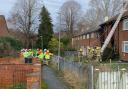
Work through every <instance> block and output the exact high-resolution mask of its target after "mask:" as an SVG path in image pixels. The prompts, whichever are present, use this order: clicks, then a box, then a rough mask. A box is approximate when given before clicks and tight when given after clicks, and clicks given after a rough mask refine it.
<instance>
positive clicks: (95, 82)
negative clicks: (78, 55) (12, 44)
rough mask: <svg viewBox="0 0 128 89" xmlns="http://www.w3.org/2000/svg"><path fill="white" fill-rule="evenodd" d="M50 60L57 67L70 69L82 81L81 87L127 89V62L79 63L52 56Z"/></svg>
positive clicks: (90, 88)
mask: <svg viewBox="0 0 128 89" xmlns="http://www.w3.org/2000/svg"><path fill="white" fill-rule="evenodd" d="M52 62H53V63H54V64H56V65H58V62H59V69H60V70H62V71H64V70H68V71H69V72H71V71H72V73H74V75H77V76H78V77H79V78H80V80H81V81H82V83H83V87H84V88H82V89H128V70H127V69H128V64H127V63H116V64H97V65H91V64H87V65H81V64H79V63H77V62H72V61H67V60H65V59H63V58H59V61H58V57H57V56H54V57H53V58H52Z"/></svg>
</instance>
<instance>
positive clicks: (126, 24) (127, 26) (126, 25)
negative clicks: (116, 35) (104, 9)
mask: <svg viewBox="0 0 128 89" xmlns="http://www.w3.org/2000/svg"><path fill="white" fill-rule="evenodd" d="M123 30H128V19H125V20H124V22H123Z"/></svg>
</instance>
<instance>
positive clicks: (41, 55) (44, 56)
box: [21, 49, 51, 65]
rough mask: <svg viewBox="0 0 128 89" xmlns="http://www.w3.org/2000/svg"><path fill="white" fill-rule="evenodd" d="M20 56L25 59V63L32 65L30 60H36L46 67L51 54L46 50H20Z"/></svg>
mask: <svg viewBox="0 0 128 89" xmlns="http://www.w3.org/2000/svg"><path fill="white" fill-rule="evenodd" d="M21 54H22V55H23V57H24V59H25V63H32V58H38V59H39V60H40V62H41V63H45V64H47V65H48V63H49V61H50V56H51V53H50V52H49V50H47V49H44V50H42V49H22V50H21Z"/></svg>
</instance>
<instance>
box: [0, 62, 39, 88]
mask: <svg viewBox="0 0 128 89" xmlns="http://www.w3.org/2000/svg"><path fill="white" fill-rule="evenodd" d="M37 72H39V73H40V72H41V67H40V66H36V65H30V64H18V65H17V64H0V88H2V87H6V86H10V85H13V84H15V85H16V84H18V83H21V82H23V83H25V84H26V85H27V83H29V82H28V80H27V79H28V77H29V74H32V73H37ZM31 77H33V76H31ZM39 77H40V76H39V75H38V76H37V78H36V79H38V81H40V80H39ZM33 81H35V80H33ZM33 81H30V82H33ZM29 86H30V83H29Z"/></svg>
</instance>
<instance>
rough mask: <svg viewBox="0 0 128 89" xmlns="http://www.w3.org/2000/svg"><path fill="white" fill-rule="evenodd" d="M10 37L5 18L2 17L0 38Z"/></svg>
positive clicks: (0, 16)
mask: <svg viewBox="0 0 128 89" xmlns="http://www.w3.org/2000/svg"><path fill="white" fill-rule="evenodd" d="M7 35H9V32H8V27H7V23H6V20H5V17H4V16H3V15H0V37H1V36H7Z"/></svg>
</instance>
